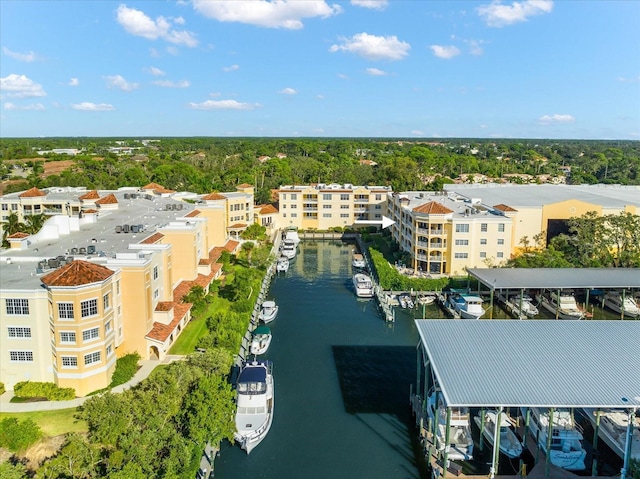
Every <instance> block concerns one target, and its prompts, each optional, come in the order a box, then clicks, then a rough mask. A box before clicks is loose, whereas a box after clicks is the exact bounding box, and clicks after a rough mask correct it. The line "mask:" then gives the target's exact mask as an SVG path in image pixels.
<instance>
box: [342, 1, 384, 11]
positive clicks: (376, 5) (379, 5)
mask: <svg viewBox="0 0 640 479" xmlns="http://www.w3.org/2000/svg"><path fill="white" fill-rule="evenodd" d="M351 5H355V6H356V7H364V8H372V9H374V10H384V9H385V8H387V5H389V1H388V0H351Z"/></svg>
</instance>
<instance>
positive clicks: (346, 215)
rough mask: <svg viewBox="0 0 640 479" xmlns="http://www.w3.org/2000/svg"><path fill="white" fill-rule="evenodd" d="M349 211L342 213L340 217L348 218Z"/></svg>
mask: <svg viewBox="0 0 640 479" xmlns="http://www.w3.org/2000/svg"><path fill="white" fill-rule="evenodd" d="M348 217H349V213H340V218H348Z"/></svg>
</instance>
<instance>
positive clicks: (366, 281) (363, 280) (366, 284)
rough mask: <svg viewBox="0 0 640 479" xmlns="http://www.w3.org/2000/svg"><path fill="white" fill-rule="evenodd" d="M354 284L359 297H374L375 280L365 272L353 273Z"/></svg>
mask: <svg viewBox="0 0 640 479" xmlns="http://www.w3.org/2000/svg"><path fill="white" fill-rule="evenodd" d="M353 286H354V288H355V290H356V296H357V297H358V298H372V297H373V282H372V281H371V278H370V277H369V276H367V275H366V274H364V273H356V274H354V275H353Z"/></svg>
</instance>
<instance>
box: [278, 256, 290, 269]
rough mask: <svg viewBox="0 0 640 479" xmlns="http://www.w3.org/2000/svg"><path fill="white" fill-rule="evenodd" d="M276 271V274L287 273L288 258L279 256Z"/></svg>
mask: <svg viewBox="0 0 640 479" xmlns="http://www.w3.org/2000/svg"><path fill="white" fill-rule="evenodd" d="M276 271H277V272H278V273H286V272H287V271H289V258H287V257H286V256H280V257H279V258H278V260H277V261H276Z"/></svg>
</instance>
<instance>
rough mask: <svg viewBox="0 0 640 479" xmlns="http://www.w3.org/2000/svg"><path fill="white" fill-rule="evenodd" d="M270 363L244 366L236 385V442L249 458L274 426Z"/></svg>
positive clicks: (256, 362) (258, 362) (261, 362)
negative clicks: (272, 424) (272, 425)
mask: <svg viewBox="0 0 640 479" xmlns="http://www.w3.org/2000/svg"><path fill="white" fill-rule="evenodd" d="M272 369H273V368H272V364H271V362H269V361H252V362H249V363H245V364H243V366H242V369H241V370H240V374H239V375H238V380H237V382H236V405H237V410H236V432H235V434H234V438H235V440H236V441H237V442H238V443H239V444H240V447H241V448H242V449H244V450H245V451H247V454H249V453H250V452H251V451H252V450H253V448H254V447H256V446H257V445H258V444H260V442H261V441H262V440H263V439H264V438H265V437H266V435H267V433H268V432H269V429H270V428H271V423H272V422H273V407H274V384H273V373H272Z"/></svg>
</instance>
